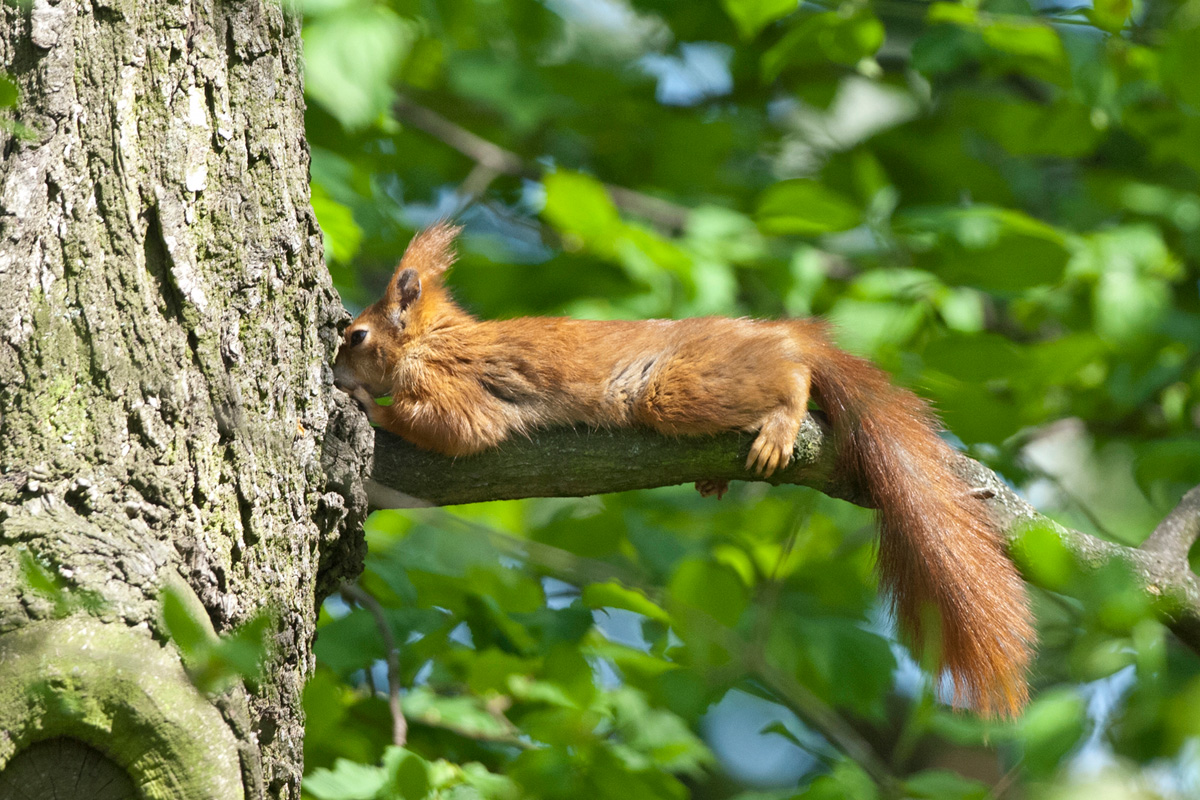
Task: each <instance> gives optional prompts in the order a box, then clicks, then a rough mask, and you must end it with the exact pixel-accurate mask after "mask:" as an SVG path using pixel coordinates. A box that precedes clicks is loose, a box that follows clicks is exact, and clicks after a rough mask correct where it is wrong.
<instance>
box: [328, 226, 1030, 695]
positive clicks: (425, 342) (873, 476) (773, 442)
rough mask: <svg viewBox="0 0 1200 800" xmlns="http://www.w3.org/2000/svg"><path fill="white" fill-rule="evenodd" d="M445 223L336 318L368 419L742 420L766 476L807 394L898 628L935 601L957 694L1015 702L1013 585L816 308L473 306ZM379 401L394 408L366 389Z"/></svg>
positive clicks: (1021, 622) (868, 371) (971, 505)
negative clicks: (465, 305)
mask: <svg viewBox="0 0 1200 800" xmlns="http://www.w3.org/2000/svg"><path fill="white" fill-rule="evenodd" d="M458 232H459V229H458V228H457V227H454V226H451V225H448V224H439V225H435V226H434V227H432V228H429V229H428V230H425V231H424V232H422V233H419V234H418V235H417V236H416V237H414V238H413V240H412V242H411V243H410V244H409V246H408V249H407V250H406V251H405V253H404V256H403V258H402V259H401V261H400V264H399V265H398V266H397V267H396V272H395V274H394V276H393V277H392V280H391V281H390V283H389V284H388V287H387V290H386V292H385V294H384V296H383V298H382V299H380V300H379V301H377V302H376V303H375V304H374V305H372V306H370V307H369V308H367V309H366V310H365V311H363V312H362V313H361V314H359V315H358V317H357V318H356V319H355V320H354V321H353V322H352V323H351V324H350V326H349V327H348V328H347V329H346V331H345V338H344V342H343V344H342V346H341V349H340V350H339V352H338V355H337V361H336V364H335V367H334V374H335V382H336V383H337V385H338V386H339V387H341V388H343V389H344V390H346V391H347V392H348V393H350V394H351V395H352V396H353V397H354V398H355V399H356V400H357V401H358V402H359V403H360V404H362V406H363V408H364V409H366V410H367V413H368V415H369V416H370V419H371V421H372V422H374V423H376V424H378V425H379V426H381V427H383V428H386V429H387V430H389V431H391V432H393V433H395V434H398V435H399V436H402V437H404V438H405V439H408V440H409V441H411V442H412V443H413V444H415V445H417V446H418V447H422V448H425V449H429V450H433V451H436V452H439V453H444V454H446V455H451V456H465V455H469V454H471V453H476V452H479V451H480V450H484V449H486V448H489V447H494V446H496V445H498V444H500V443H501V442H503V441H504V440H505V439H507V438H509V437H510V436H512V435H513V434H514V433H516V434H520V433H523V432H525V431H528V430H530V429H532V428H536V427H541V426H547V425H570V424H584V425H589V426H597V427H632V426H639V427H647V428H652V429H654V430H656V431H659V432H661V433H665V434H670V435H700V434H713V433H717V432H720V431H730V430H739V431H750V432H755V433H756V434H757V435H756V437H755V439H754V442H753V444H752V446H751V449H750V457H749V459H748V460H747V463H746V468H747V469H748V470H750V471H752V472H754V473H757V474H759V475H763V476H769V475H771V474H772V473H773V472H774V471H775V470H776V469H779V468H781V467H783V466H785V465H786V464H787V463H788V461H789V460H790V458H791V455H792V448H793V445H794V443H795V440H796V436H797V433H798V432H799V429H800V424H801V422H802V421H803V420H804V417H805V415H806V414H807V413H808V400H809V395H810V393H811V394H812V395H813V397H814V398H815V400H816V401H817V404H818V405H819V406H820V407H821V408H822V409H824V411H825V413H826V414H827V415H828V417H829V419H830V421H831V423H832V426H833V430H834V441H835V442H836V445H837V447H838V453H839V455H838V460H837V463H838V469H839V470H841V471H842V474H843V475H844V476H846V477H847V478H849V479H850V480H852V481H854V482H855V484H856V485H859V486H861V487H863V490H864V491H865V493H866V497H867V498H868V499H869V501H870V504H871V505H872V506H874V507H875V508H876V509H877V510H878V514H879V519H880V528H881V541H880V547H879V573H880V580H881V582H882V584H883V586H884V587H885V588H886V589H887V590H888V591H889V592H890V594H891V598H892V603H893V607H894V609H895V611H896V616H897V618H898V619H899V622H900V625H901V627H902V628H903V629H904V630H905V631H906V632H907V633H908V635H909V636H910V637H911V639H912V640H913V641H914V643H915V644H916V645H917V646H918V647H919V646H920V645H921V643H922V641H923V634H927V633H929V631H928V630H927V627H928V624H929V623H930V622H931V619H930V618H929V617H927V616H926V615H925V608H926V607H927V606H932V607H934V608H935V609H936V610H937V611H938V613H939V616H940V623H939V624H938V626H937V627H938V630H937V631H935V632H933V635H934V636H936V637H938V647H937V653H938V656H939V664H938V667H939V670H944V671H945V672H946V673H948V674H949V676H950V678H951V679H952V681H953V683H954V691H955V700H956V702H958V703H960V704H963V705H968V706H971V707H973V708H975V709H976V710H978V711H979V712H981V713H983V714H987V715H996V714H999V715H1004V716H1011V715H1015V714H1017V713H1018V712H1019V711H1020V710H1021V708H1022V707H1023V706H1024V704H1025V702H1026V700H1027V697H1028V688H1027V685H1026V677H1025V674H1026V671H1027V669H1028V666H1029V661H1030V658H1031V646H1032V642H1033V639H1034V631H1033V624H1032V620H1031V614H1030V610H1029V600H1028V597H1027V595H1026V592H1025V585H1024V583H1023V582H1022V580H1021V578H1020V576H1019V575H1018V574H1017V571H1016V568H1015V567H1014V566H1013V564H1012V562H1011V561H1009V559H1008V558H1007V557H1006V556H1005V554H1004V552H1003V548H1002V544H1001V535H1000V533H999V531H998V530H997V529H996V527H995V525H994V524H993V523H992V522H991V520H990V518H989V516H988V513H987V510H986V508H985V507H984V506H983V504H982V502H981V501H980V500H978V499H976V498H975V497H974V496H973V495H972V494H971V492H970V490H969V488H968V487H967V485H966V484H965V483H964V482H963V481H962V480H961V479H960V478H959V477H957V476H956V475H955V474H954V472H953V471H951V469H950V467H949V464H950V461H951V456H952V451H951V450H950V448H949V447H948V446H947V445H946V444H945V443H944V442H943V441H942V439H941V438H940V437H939V436H938V432H937V431H938V423H937V420H936V418H935V417H934V415H933V413H932V412H931V411H930V409H929V406H928V405H927V404H926V403H925V402H924V401H923V400H921V399H920V398H918V397H917V396H916V395H914V394H912V393H911V392H908V391H906V390H904V389H900V388H897V387H895V386H893V385H892V384H891V383H890V381H889V380H888V378H887V376H886V374H885V373H884V372H883V371H882V370H880V369H879V368H877V367H875V366H874V365H873V364H871V363H870V362H868V361H866V360H864V359H862V358H858V357H857V356H853V355H850V354H849V353H846V352H844V351H842V350H839V349H838V348H836V347H835V346H834V345H833V344H831V343H830V340H829V336H828V334H827V332H826V325H825V324H824V323H823V322H821V321H820V320H815V319H792V320H779V321H770V320H756V319H728V318H721V317H705V318H699V319H681V320H643V321H592V320H575V319H565V318H543V317H524V318H518V319H507V320H479V319H475V318H474V317H472V316H471V315H470V314H468V313H467V312H466V311H464V310H463V309H462V308H461V307H459V306H458V305H457V304H456V303H455V302H454V300H453V299H452V298H451V297H450V295H449V293H448V292H447V290H446V288H445V286H444V285H443V276H444V274H445V272H446V270H447V269H448V268H449V267H450V266H451V264H452V263H453V262H454V259H455V255H454V250H453V243H454V238H455V236H456V235H457V234H458ZM384 396H390V397H391V400H392V402H391V404H390V405H378V404H377V403H376V402H375V398H376V397H384ZM697 488H699V489H701V492H702V493H718V494H719V493H720V492H721V491H723V488H724V487H723V486H722V485H721V483H720V482H716V481H713V482H708V483H707V484H703V485H702V484H698V485H697Z"/></svg>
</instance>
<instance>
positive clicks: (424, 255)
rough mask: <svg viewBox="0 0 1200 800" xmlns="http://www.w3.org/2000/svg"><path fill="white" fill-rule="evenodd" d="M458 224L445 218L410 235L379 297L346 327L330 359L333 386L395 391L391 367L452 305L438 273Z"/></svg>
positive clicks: (450, 257)
mask: <svg viewBox="0 0 1200 800" xmlns="http://www.w3.org/2000/svg"><path fill="white" fill-rule="evenodd" d="M461 230H462V228H460V227H458V226H457V225H451V224H449V223H446V222H439V223H438V224H436V225H434V226H432V227H430V228H426V229H425V230H423V231H421V232H420V233H418V234H417V235H416V236H414V237H413V239H412V241H411V242H409V245H408V249H406V250H405V251H404V256H403V257H402V258H401V259H400V263H399V264H398V265H397V266H396V272H395V274H393V275H392V279H391V280H390V281H388V285H387V290H386V291H385V292H384V293H383V297H381V298H380V299H379V300H377V301H376V302H374V303H373V304H371V305H370V306H368V307H367V308H366V309H364V310H363V312H362V313H361V314H359V315H358V316H357V317H355V318H354V321H353V322H351V323H350V325H349V326H347V327H346V330H345V333H344V334H343V335H342V346H341V347H340V348H339V349H338V354H337V360H336V361H335V362H334V366H333V375H334V384H335V385H337V386H338V387H340V388H342V389H346V390H349V389H352V388H354V387H355V386H362V387H363V388H365V389H366V390H367V391H368V392H370V393H371V394H372V395H374V396H375V397H383V396H385V395H389V394H392V393H393V392H394V391H395V388H396V387H395V385H394V384H395V366H396V365H397V364H398V363H399V362H400V358H401V355H402V353H403V350H404V348H405V347H406V346H407V345H408V344H410V343H411V342H412V340H413V339H415V338H416V337H417V336H420V335H421V334H422V333H423V332H424V331H425V330H426V329H427V328H428V327H429V326H430V323H431V322H432V321H433V317H434V315H435V313H436V312H438V311H439V310H446V309H448V308H450V307H453V301H451V300H450V298H449V297H448V296H446V292H445V289H444V288H443V286H442V277H443V276H444V275H445V273H446V270H448V269H449V268H450V266H451V265H452V264H453V263H454V259H455V253H454V247H453V245H454V238H455V237H456V236H457V235H458V233H459V231H461Z"/></svg>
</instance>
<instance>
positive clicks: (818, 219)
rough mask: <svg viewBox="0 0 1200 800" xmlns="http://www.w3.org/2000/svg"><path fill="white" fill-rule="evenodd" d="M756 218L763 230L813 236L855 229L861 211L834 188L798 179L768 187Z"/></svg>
mask: <svg viewBox="0 0 1200 800" xmlns="http://www.w3.org/2000/svg"><path fill="white" fill-rule="evenodd" d="M755 218H756V219H757V221H758V227H759V229H760V230H762V231H763V233H769V234H800V235H806V236H812V235H815V234H821V233H830V232H832V231H844V230H848V229H850V228H853V227H855V226H856V225H858V224H859V222H860V221H861V220H862V212H861V210H860V209H859V208H858V206H856V205H855V204H854V203H852V202H851V201H850V200H849V199H847V198H846V197H844V196H842V195H841V194H839V193H837V192H836V191H834V190H833V189H830V188H828V187H826V186H822V185H821V184H820V183H818V182H816V181H812V180H805V179H800V178H798V179H795V180H789V181H783V182H782V183H777V184H775V185H774V186H771V187H770V188H768V189H767V190H766V191H765V192H764V193H763V196H762V198H761V199H760V200H759V203H758V211H757V212H756V214H755Z"/></svg>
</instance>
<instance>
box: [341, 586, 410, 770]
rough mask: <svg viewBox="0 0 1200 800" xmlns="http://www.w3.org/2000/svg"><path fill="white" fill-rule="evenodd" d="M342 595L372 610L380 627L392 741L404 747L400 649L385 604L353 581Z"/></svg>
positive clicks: (404, 722) (345, 587)
mask: <svg viewBox="0 0 1200 800" xmlns="http://www.w3.org/2000/svg"><path fill="white" fill-rule="evenodd" d="M342 595H343V596H345V597H347V598H349V599H350V600H353V601H354V602H356V603H358V604H359V605H360V606H362V607H363V608H365V609H366V610H367V611H369V612H371V616H373V617H374V618H375V625H376V627H377V628H379V638H381V639H382V640H383V646H384V648H385V649H386V650H387V657H386V658H387V679H388V707H389V708H390V709H391V710H392V743H393V744H395V745H396V746H397V747H404V743H405V742H406V741H407V740H408V720H406V719H405V718H404V708H403V705H402V704H401V701H400V651H399V649H397V647H396V637H395V636H394V635H393V634H392V626H391V625H390V624H388V620H387V615H386V614H385V613H384V610H383V606H382V605H380V604H379V601H378V600H376V599H375V598H374V597H372V596H371V595H370V594H369V593H367V592H365V591H363V590H362V589H360V588H359V587H358V586H355V585H354V584H352V583H344V584H342Z"/></svg>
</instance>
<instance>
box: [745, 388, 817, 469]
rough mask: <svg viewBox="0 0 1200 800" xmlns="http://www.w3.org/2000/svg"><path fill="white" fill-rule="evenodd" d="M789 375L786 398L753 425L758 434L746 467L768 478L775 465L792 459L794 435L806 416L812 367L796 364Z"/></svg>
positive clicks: (780, 464) (751, 446)
mask: <svg viewBox="0 0 1200 800" xmlns="http://www.w3.org/2000/svg"><path fill="white" fill-rule="evenodd" d="M791 378H792V386H791V387H790V388H791V391H790V392H789V393H788V395H787V396H786V399H785V400H784V401H783V402H782V403H780V404H779V405H777V406H775V407H774V408H772V409H771V410H770V411H768V412H767V413H766V414H764V415H763V417H762V419H761V420H759V422H758V424H757V425H755V426H754V427H755V428H757V430H758V436H757V437H755V439H754V443H753V444H751V445H750V455H749V457H747V459H746V469H748V470H751V471H752V472H757V473H758V474H759V475H762V476H763V477H764V478H769V477H771V475H772V474H773V473H774V472H775V470H777V469H783V468H784V467H786V466H787V465H788V463H789V462H790V461H791V460H792V451H793V450H794V449H795V446H796V436H797V435H798V434H799V433H800V424H801V423H802V422H804V418H805V417H806V416H808V394H809V390H810V388H811V386H812V371H811V370H809V369H808V368H807V367H803V366H797V368H796V369H795V371H794V373H793V375H792V376H791Z"/></svg>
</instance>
